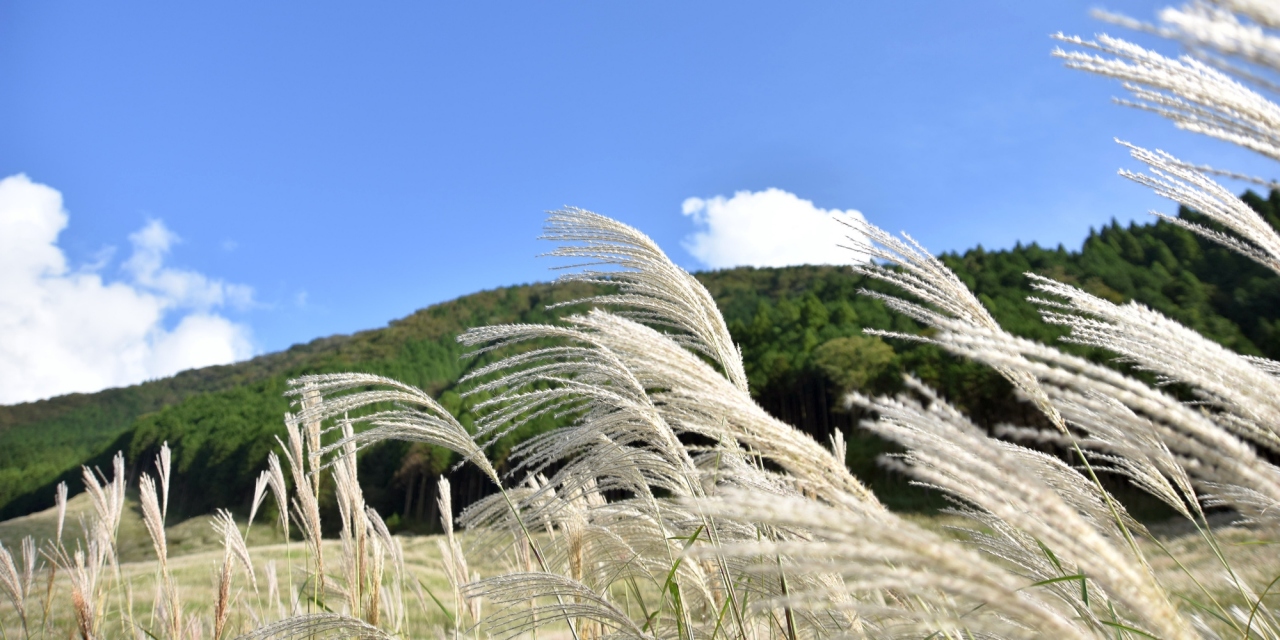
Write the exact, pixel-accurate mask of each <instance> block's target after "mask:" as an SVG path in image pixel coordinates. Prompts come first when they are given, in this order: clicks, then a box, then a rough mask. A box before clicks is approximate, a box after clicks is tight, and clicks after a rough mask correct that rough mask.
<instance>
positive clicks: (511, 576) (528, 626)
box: [466, 572, 654, 640]
mask: <svg viewBox="0 0 1280 640" xmlns="http://www.w3.org/2000/svg"><path fill="white" fill-rule="evenodd" d="M466 593H467V594H469V595H472V596H478V595H480V594H484V596H485V597H486V598H489V599H491V600H493V601H494V603H495V604H497V605H499V609H498V610H497V611H496V612H494V613H493V614H492V615H491V616H490V617H489V618H488V620H487V621H486V623H487V625H488V627H489V631H490V633H494V634H496V635H497V636H498V637H501V638H512V637H515V636H518V635H521V634H523V633H528V632H530V631H534V630H535V629H536V628H537V627H539V626H542V625H546V624H550V623H554V622H566V623H568V624H571V625H572V624H576V623H579V622H581V621H583V620H591V621H593V622H597V623H600V624H603V625H605V626H607V627H610V628H611V629H613V630H614V632H615V634H616V635H617V636H620V637H624V638H637V639H644V640H652V638H653V637H654V636H653V635H651V634H649V633H646V632H645V631H644V630H643V629H641V628H640V626H639V625H637V624H636V623H635V622H633V621H632V620H631V618H630V617H629V616H627V614H626V613H625V612H623V611H621V610H619V609H618V608H617V607H616V606H614V605H613V604H612V603H611V602H609V600H608V599H607V598H606V597H604V596H602V595H600V594H598V593H596V592H595V591H592V590H591V589H590V588H588V587H587V586H586V585H584V584H582V583H581V582H578V581H575V580H573V579H571V578H567V577H565V576H562V575H559V574H555V573H536V572H535V573H525V572H522V573H508V574H506V575H502V576H498V577H495V578H489V579H487V580H481V581H479V582H475V583H473V584H471V585H468V586H467V588H466ZM547 596H559V597H560V598H562V599H564V600H565V601H566V602H568V604H564V605H536V604H535V605H534V606H533V607H523V606H519V605H521V604H523V603H526V602H531V601H536V599H537V598H541V597H547ZM609 636H610V637H613V636H614V634H609Z"/></svg>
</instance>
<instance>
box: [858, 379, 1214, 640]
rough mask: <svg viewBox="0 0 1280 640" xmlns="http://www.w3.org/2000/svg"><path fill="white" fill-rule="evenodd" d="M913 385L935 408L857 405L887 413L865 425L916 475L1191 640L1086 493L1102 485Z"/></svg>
mask: <svg viewBox="0 0 1280 640" xmlns="http://www.w3.org/2000/svg"><path fill="white" fill-rule="evenodd" d="M908 384H909V387H910V388H911V389H912V390H913V391H915V392H916V393H920V394H922V395H923V396H924V397H925V398H926V399H927V400H928V402H929V405H928V406H927V407H926V406H924V405H922V404H920V403H919V402H916V401H915V400H913V399H911V398H909V397H905V396H903V397H899V398H897V399H888V398H879V399H875V400H872V399H869V398H865V397H862V396H858V395H853V396H851V399H852V400H853V401H854V402H856V403H857V404H859V405H861V406H862V407H864V408H866V409H869V410H872V411H874V412H875V413H876V414H877V415H879V419H878V420H877V421H875V422H868V423H865V424H864V426H865V427H866V428H868V429H870V430H871V431H872V432H873V433H876V434H877V435H880V436H881V437H884V438H887V439H889V440H892V441H894V442H897V443H899V444H901V445H903V446H905V447H907V448H908V452H907V453H906V454H904V455H903V457H902V460H903V461H904V462H905V463H906V465H907V466H906V468H907V470H908V471H909V472H910V473H911V475H913V476H914V477H916V478H918V479H919V480H921V481H922V482H924V483H926V484H928V485H929V486H933V487H936V488H939V489H941V490H943V491H945V492H947V493H949V494H951V495H953V496H955V497H957V498H959V499H961V500H962V501H963V502H964V503H965V504H968V505H972V506H973V507H975V508H977V509H980V510H982V511H986V512H989V513H990V514H992V515H993V516H995V517H996V518H998V520H999V521H1001V522H1004V523H1008V525H1010V526H1011V527H1013V528H1014V529H1016V530H1018V531H1022V532H1025V533H1026V534H1028V535H1029V536H1031V537H1032V539H1034V540H1036V541H1039V543H1040V544H1043V545H1045V546H1047V547H1048V548H1050V549H1052V550H1053V552H1054V553H1055V554H1056V555H1057V556H1058V557H1061V558H1064V559H1066V560H1068V561H1070V562H1071V563H1072V564H1075V565H1077V566H1079V567H1080V568H1081V570H1082V571H1083V572H1084V573H1085V574H1086V575H1088V576H1089V579H1090V580H1093V581H1095V582H1097V583H1098V584H1099V585H1100V586H1101V588H1102V590H1103V591H1105V592H1106V593H1107V594H1108V596H1109V597H1110V598H1111V599H1113V600H1115V601H1116V602H1118V603H1123V604H1124V605H1125V607H1124V610H1125V611H1127V612H1128V613H1129V614H1130V615H1133V616H1135V617H1137V618H1138V619H1139V620H1141V623H1142V624H1141V627H1144V628H1147V629H1150V630H1152V631H1154V632H1158V635H1159V636H1160V637H1192V636H1191V635H1190V631H1189V627H1188V626H1187V624H1186V621H1185V620H1183V619H1182V618H1181V617H1180V616H1179V615H1178V614H1177V613H1176V608H1175V607H1174V606H1173V605H1172V603H1171V602H1169V600H1168V598H1167V596H1166V595H1165V594H1164V593H1163V592H1162V590H1161V588H1160V587H1159V585H1158V584H1157V583H1156V581H1155V579H1154V577H1153V576H1152V575H1151V573H1150V570H1149V568H1148V567H1147V566H1146V565H1145V564H1141V563H1139V562H1137V561H1135V560H1134V559H1133V558H1132V556H1130V555H1129V554H1128V553H1125V552H1122V550H1121V549H1122V548H1123V546H1124V545H1125V544H1126V541H1125V540H1124V536H1123V534H1122V533H1121V532H1120V530H1119V529H1118V528H1117V527H1116V526H1115V525H1113V524H1110V520H1111V512H1110V509H1109V508H1108V507H1107V505H1106V504H1105V503H1104V502H1103V501H1102V500H1101V499H1099V498H1098V497H1095V496H1094V495H1093V494H1092V493H1091V492H1089V493H1087V492H1086V491H1088V490H1089V489H1091V488H1092V486H1093V485H1091V484H1090V483H1088V482H1087V481H1084V479H1083V478H1081V479H1080V480H1079V481H1074V480H1072V479H1071V477H1072V476H1073V475H1076V476H1078V474H1076V472H1074V471H1073V470H1070V469H1069V468H1067V467H1066V465H1065V464H1063V463H1062V462H1060V461H1058V460H1056V459H1054V458H1050V457H1048V456H1045V455H1043V454H1039V453H1036V452H1033V451H1030V450H1026V449H1023V448H1021V447H1017V446H1014V445H1011V444H1008V443H1001V442H999V441H997V440H994V439H992V438H990V437H988V436H987V435H986V434H985V433H984V432H983V431H982V430H980V429H978V428H977V427H976V426H974V425H973V424H971V423H970V422H969V421H968V420H967V419H965V418H964V416H962V415H961V414H960V413H959V412H958V411H956V410H955V409H953V408H952V407H950V406H949V405H947V404H946V403H945V402H943V401H942V400H941V399H939V398H937V397H936V396H934V395H933V394H932V393H931V392H929V391H928V389H927V388H925V387H924V386H923V385H920V384H919V383H917V382H915V381H913V380H908ZM1068 497H1070V499H1068ZM1088 514H1093V515H1092V517H1090V516H1089V515H1088ZM1133 524H1134V523H1132V521H1131V520H1129V525H1130V526H1132V525H1133ZM1106 533H1109V534H1110V535H1104V534H1106ZM1117 543H1119V544H1120V545H1121V547H1120V548H1117V547H1116V544H1117ZM1033 549H1034V547H1033ZM1056 577H1058V576H1056V575H1055V576H1045V577H1042V578H1039V579H1040V580H1043V579H1050V578H1056Z"/></svg>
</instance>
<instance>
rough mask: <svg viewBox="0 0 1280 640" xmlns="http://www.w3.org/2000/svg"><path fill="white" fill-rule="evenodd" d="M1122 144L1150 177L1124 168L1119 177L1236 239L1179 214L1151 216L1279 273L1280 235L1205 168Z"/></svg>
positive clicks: (1159, 152)
mask: <svg viewBox="0 0 1280 640" xmlns="http://www.w3.org/2000/svg"><path fill="white" fill-rule="evenodd" d="M1120 144H1122V145H1124V146H1125V147H1127V148H1128V149H1129V153H1130V154H1131V155H1132V156H1133V157H1134V158H1136V159H1138V160H1140V161H1142V162H1144V163H1146V164H1147V166H1148V167H1150V172H1151V173H1150V175H1148V174H1142V173H1136V172H1133V171H1128V170H1123V169H1122V170H1121V171H1120V175H1122V176H1124V177H1126V178H1129V179H1130V180H1133V181H1134V182H1137V183H1139V184H1142V185H1145V186H1147V187H1150V188H1151V189H1152V190H1153V191H1155V192H1156V194H1157V195H1159V196H1162V197H1165V198H1169V199H1170V200H1173V201H1174V202H1177V203H1178V204H1180V205H1182V206H1184V207H1187V208H1189V209H1191V210H1193V211H1195V212H1197V213H1200V214H1202V215H1204V216H1205V217H1207V218H1209V219H1210V220H1213V221H1214V222H1216V223H1218V224H1221V225H1222V226H1223V227H1226V228H1227V229H1228V230H1229V231H1231V233H1232V234H1234V235H1231V234H1227V233H1223V232H1221V231H1218V230H1216V229H1210V228H1209V227H1206V226H1204V225H1201V224H1197V223H1195V222H1191V221H1189V220H1186V219H1184V218H1179V217H1177V216H1171V215H1168V214H1164V213H1160V212H1155V211H1153V212H1152V214H1154V215H1156V216H1157V217H1159V218H1161V219H1163V220H1165V221H1167V222H1169V223H1170V224H1174V225H1177V226H1179V227H1182V228H1184V229H1187V230H1188V231H1191V232H1193V233H1196V234H1198V235H1201V236H1203V237H1205V238H1208V239H1209V240H1212V241H1214V242H1217V243H1219V244H1221V245H1223V246H1225V247H1227V248H1229V249H1232V250H1234V251H1236V252H1238V253H1240V254H1241V255H1244V256H1247V257H1249V258H1252V259H1253V260H1254V261H1256V262H1258V263H1259V264H1261V265H1263V266H1265V267H1267V268H1268V269H1271V270H1272V271H1275V272H1276V273H1280V234H1277V233H1276V230H1275V229H1273V228H1272V227H1271V225H1270V224H1268V223H1267V221H1266V220H1264V219H1263V218H1262V216H1260V215H1258V213H1257V212H1256V211H1254V210H1253V209H1251V208H1250V207H1249V205H1247V204H1245V203H1244V201H1243V200H1241V199H1240V198H1238V197H1236V196H1235V195H1234V194H1232V193H1231V192H1230V191H1228V190H1227V189H1226V187H1223V186H1222V185H1221V184H1218V183H1217V182H1216V181H1214V180H1212V179H1210V178H1209V177H1208V176H1207V175H1205V172H1203V171H1202V170H1200V169H1198V168H1194V167H1190V166H1188V165H1187V164H1186V163H1183V162H1181V161H1179V160H1177V159H1176V158H1174V157H1173V156H1171V155H1169V154H1167V153H1165V152H1163V151H1158V150H1157V151H1149V150H1147V149H1143V148H1140V147H1136V146H1134V145H1131V144H1129V143H1127V142H1121V143H1120Z"/></svg>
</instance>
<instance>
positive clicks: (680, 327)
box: [542, 208, 747, 391]
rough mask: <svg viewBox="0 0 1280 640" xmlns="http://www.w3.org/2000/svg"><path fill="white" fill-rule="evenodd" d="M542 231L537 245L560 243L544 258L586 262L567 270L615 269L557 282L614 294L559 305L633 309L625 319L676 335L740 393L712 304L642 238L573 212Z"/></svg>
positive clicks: (734, 357)
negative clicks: (608, 288) (611, 289)
mask: <svg viewBox="0 0 1280 640" xmlns="http://www.w3.org/2000/svg"><path fill="white" fill-rule="evenodd" d="M543 229H544V230H543V235H542V239H544V240H551V241H554V242H559V243H561V245H560V246H559V247H557V248H556V249H555V250H553V251H551V252H550V253H548V254H547V255H550V256H556V257H563V258H573V259H575V260H587V261H588V262H586V263H584V264H575V265H571V266H573V267H595V266H613V267H620V269H617V270H608V271H602V270H596V269H587V270H584V271H580V272H576V273H572V274H568V275H565V276H561V277H560V281H561V282H591V283H599V284H611V285H617V286H618V288H619V293H617V294H611V295H601V296H594V297H591V298H587V299H586V300H577V301H573V302H568V303H564V304H566V305H567V304H576V303H579V302H593V303H598V304H606V305H617V306H623V307H630V308H632V309H636V310H638V311H631V312H626V313H627V315H629V316H630V317H633V318H634V319H636V320H640V321H641V322H645V323H648V324H653V325H655V326H661V327H664V328H671V329H675V330H677V331H678V332H679V333H677V334H675V335H674V336H673V337H674V338H675V339H676V340H677V341H679V342H680V343H681V344H683V345H684V346H687V347H689V348H691V349H694V350H695V351H698V352H699V353H702V354H704V355H706V356H707V357H709V358H711V359H712V360H713V361H714V362H715V363H716V364H718V365H719V366H720V368H721V370H722V371H723V372H724V376H725V377H726V378H728V380H729V381H730V382H731V383H733V385H734V386H735V387H737V388H738V389H740V390H742V391H746V389H747V374H746V372H745V370H744V369H743V367H742V352H741V351H740V350H739V349H738V347H737V345H735V344H734V342H733V338H732V337H731V336H730V335H729V328H728V327H727V326H726V325H725V322H724V317H723V316H721V315H720V310H719V308H718V307H716V302H715V299H714V298H712V297H711V294H710V293H709V292H708V291H707V289H706V287H704V286H702V283H700V282H698V280H697V279H696V278H694V277H693V276H691V275H689V273H688V272H686V271H685V270H684V269H681V268H680V267H678V266H676V265H675V263H673V262H671V260H670V258H668V257H667V255H666V254H665V253H663V251H662V249H660V248H659V247H658V245H657V244H656V243H654V242H653V240H650V239H649V237H648V236H646V235H645V234H643V233H641V232H640V231H639V230H637V229H635V228H634V227H631V226H628V225H625V224H623V223H621V222H618V221H617V220H611V219H609V218H606V217H604V216H602V215H599V214H596V213H592V212H590V211H585V210H583V209H577V208H568V209H563V210H560V211H554V212H552V213H551V214H550V215H549V216H548V218H547V223H546V225H545V226H544V228H543ZM569 243H573V244H569ZM562 268H568V267H562ZM557 306H563V305H557Z"/></svg>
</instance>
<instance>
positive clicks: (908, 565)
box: [694, 491, 1094, 638]
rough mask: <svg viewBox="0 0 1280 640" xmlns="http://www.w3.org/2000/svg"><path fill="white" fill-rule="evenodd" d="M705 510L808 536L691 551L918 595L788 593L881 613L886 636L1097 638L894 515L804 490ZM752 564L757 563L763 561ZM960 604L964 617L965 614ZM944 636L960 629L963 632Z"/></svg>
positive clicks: (1003, 574) (868, 614) (719, 501)
mask: <svg viewBox="0 0 1280 640" xmlns="http://www.w3.org/2000/svg"><path fill="white" fill-rule="evenodd" d="M704 508H705V509H706V510H707V511H709V512H711V513H713V514H715V515H716V516H718V517H724V518H731V519H735V520H742V521H750V522H758V523H762V524H769V525H772V526H775V527H785V528H793V529H795V528H799V529H803V530H804V531H806V532H808V535H809V536H811V538H810V539H808V540H804V541H794V542H767V541H766V542H755V541H751V542H743V543H739V544H730V545H725V546H724V547H723V548H721V549H716V550H712V549H709V548H705V547H704V548H702V549H700V550H699V551H698V552H696V553H695V554H694V556H695V557H697V556H699V555H705V554H707V553H712V552H715V553H723V554H726V555H730V556H746V557H752V556H754V557H771V556H782V557H786V558H787V559H788V564H789V566H790V567H791V569H792V571H793V572H796V573H804V572H819V571H821V572H833V571H834V572H836V573H839V574H843V575H844V576H845V586H847V588H849V589H852V590H854V591H855V592H857V593H867V592H876V591H880V592H883V593H890V594H892V593H895V592H896V593H901V594H904V595H906V596H907V598H908V599H909V601H914V603H912V602H909V601H906V600H904V601H899V602H898V603H897V606H894V605H893V604H890V603H891V602H892V601H883V600H882V601H881V602H880V604H879V605H878V606H877V605H876V604H875V603H874V601H867V600H862V599H853V600H850V599H843V600H840V599H836V598H832V597H831V596H830V594H828V593H824V592H821V591H817V592H801V593H797V594H795V595H794V596H792V597H790V598H786V599H785V601H788V602H789V603H790V604H792V606H799V607H803V606H813V605H818V604H821V603H825V604H823V606H827V607H830V606H837V605H843V606H847V607H853V608H855V609H856V610H860V611H861V613H863V617H864V619H866V620H876V619H879V622H878V623H876V624H877V625H878V626H881V627H888V628H889V629H891V630H892V631H893V633H889V634H887V635H891V636H898V635H903V636H908V637H909V635H910V634H911V633H912V632H913V631H914V632H915V633H920V632H921V631H923V629H931V630H933V631H935V632H938V631H941V630H942V629H946V628H947V627H948V626H950V627H951V628H952V629H957V630H958V629H961V628H963V629H966V630H969V631H971V632H976V633H979V634H981V633H982V632H983V631H984V630H990V631H995V632H997V633H998V634H999V636H998V637H1027V638H1030V637H1045V636H1053V637H1061V638H1090V637H1094V634H1093V633H1091V630H1090V629H1089V628H1088V627H1084V626H1081V625H1080V624H1079V623H1078V622H1077V621H1075V620H1073V619H1072V618H1071V616H1070V615H1067V614H1066V613H1065V612H1064V611H1062V610H1061V609H1060V608H1059V607H1058V606H1057V604H1056V603H1055V602H1054V601H1053V600H1049V599H1046V598H1045V597H1044V595H1045V593H1044V592H1042V591H1038V590H1035V589H1025V588H1024V587H1025V586H1026V584H1027V583H1026V582H1024V581H1022V580H1021V579H1018V578H1017V577H1016V576H1014V575H1013V574H1011V573H1009V572H1008V571H1006V570H1004V569H1002V568H1000V567H999V566H998V565H995V564H994V563H992V562H991V561H989V560H988V559H987V558H985V557H983V556H981V555H979V554H978V553H977V552H975V551H973V550H970V549H966V548H964V547H963V546H961V545H959V544H957V543H956V542H955V541H954V540H950V539H947V538H944V537H942V536H939V535H938V534H935V533H932V532H929V531H926V530H924V529H922V528H920V527H919V526H917V525H915V524H913V523H911V522H909V521H906V520H903V519H901V518H899V517H898V516H896V515H894V514H884V515H874V516H873V515H871V514H858V513H852V512H848V511H845V510H839V509H833V508H831V507H827V506H824V505H821V504H817V503H815V502H814V501H812V500H806V499H803V498H800V497H790V498H784V497H771V498H769V499H767V500H761V499H760V497H759V496H756V495H753V494H749V493H745V492H736V491H730V492H726V493H724V494H723V495H721V496H719V497H717V498H715V499H710V500H707V501H706V502H705V504H704ZM758 566H759V567H760V568H759V569H757V570H762V569H764V567H765V566H766V565H758ZM922 605H927V606H922ZM978 605H981V606H978ZM975 607H976V608H975ZM966 612H967V613H968V614H969V615H965V616H964V617H963V619H961V617H962V615H963V614H966ZM913 625H914V626H913ZM924 635H928V632H927V631H925V632H924ZM947 635H948V636H949V637H966V634H965V633H963V632H957V633H955V634H954V635H953V634H947Z"/></svg>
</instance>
